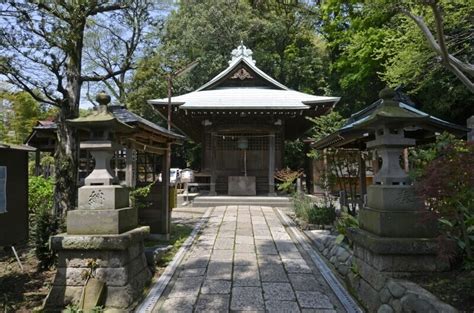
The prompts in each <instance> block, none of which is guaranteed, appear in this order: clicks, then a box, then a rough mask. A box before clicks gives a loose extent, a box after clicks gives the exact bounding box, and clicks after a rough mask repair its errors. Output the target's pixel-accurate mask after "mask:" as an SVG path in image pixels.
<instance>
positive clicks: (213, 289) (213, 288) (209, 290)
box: [201, 280, 231, 294]
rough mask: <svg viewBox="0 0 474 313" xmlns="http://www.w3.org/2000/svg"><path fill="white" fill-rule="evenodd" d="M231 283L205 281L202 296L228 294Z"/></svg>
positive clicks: (225, 281)
mask: <svg viewBox="0 0 474 313" xmlns="http://www.w3.org/2000/svg"><path fill="white" fill-rule="evenodd" d="M230 287H231V282H230V281H227V280H205V281H204V284H203V285H202V288H201V293H202V294H230Z"/></svg>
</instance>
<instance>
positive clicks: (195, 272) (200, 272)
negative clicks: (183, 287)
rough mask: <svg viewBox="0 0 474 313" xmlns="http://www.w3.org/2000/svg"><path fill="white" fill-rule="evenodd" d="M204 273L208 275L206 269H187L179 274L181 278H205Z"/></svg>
mask: <svg viewBox="0 0 474 313" xmlns="http://www.w3.org/2000/svg"><path fill="white" fill-rule="evenodd" d="M204 273H206V268H205V267H196V268H187V269H184V270H182V271H181V272H180V273H179V277H195V276H204Z"/></svg>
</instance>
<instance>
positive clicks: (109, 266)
mask: <svg viewBox="0 0 474 313" xmlns="http://www.w3.org/2000/svg"><path fill="white" fill-rule="evenodd" d="M96 99H97V101H98V102H99V104H100V105H99V108H98V110H97V111H96V112H95V113H93V114H91V115H88V116H86V117H79V118H76V119H73V120H69V121H68V123H69V124H70V126H71V127H74V128H76V129H78V130H79V133H81V134H82V135H84V134H86V137H87V139H86V140H83V141H81V143H80V148H81V149H85V150H88V151H90V152H91V154H92V156H93V157H94V159H95V168H94V170H93V171H92V172H91V173H90V174H89V176H87V177H86V178H85V180H84V186H82V187H80V188H79V192H78V208H77V210H70V211H68V214H67V233H66V234H60V235H57V236H53V237H52V238H51V247H52V249H53V250H55V251H57V252H58V257H59V262H58V268H57V273H56V277H55V280H54V282H53V286H52V289H51V292H50V294H49V295H48V298H47V300H46V303H45V305H46V309H52V310H54V309H58V308H64V306H66V305H67V304H69V303H76V304H77V303H80V304H81V305H82V306H83V307H84V309H86V307H87V305H88V304H90V299H87V297H86V298H85V299H82V300H81V298H82V297H83V296H82V295H83V294H84V295H87V294H91V292H90V290H89V291H88V288H93V287H90V286H89V284H90V283H91V282H94V284H95V288H96V289H97V290H96V291H94V292H92V294H94V293H96V294H97V295H96V296H97V299H99V298H100V297H99V295H98V294H99V293H101V294H102V295H103V301H102V303H95V304H100V305H105V307H106V308H107V309H109V308H110V309H117V310H129V309H130V308H131V306H132V305H133V303H134V302H135V301H136V299H137V298H138V297H139V296H140V295H141V292H142V289H143V287H144V286H145V284H146V282H147V281H148V280H149V279H150V277H151V273H150V270H149V269H148V267H147V263H146V258H145V255H144V249H143V240H144V238H146V237H147V236H148V234H149V227H139V226H138V222H137V211H136V209H135V208H132V207H130V206H129V191H128V188H127V187H124V186H120V185H118V184H117V183H118V180H117V178H116V177H115V176H114V174H113V172H112V170H111V168H110V160H111V159H112V157H113V155H114V151H116V150H118V149H121V148H122V147H121V145H120V144H119V139H120V138H122V137H124V136H126V135H130V134H131V133H132V132H134V128H133V127H131V126H129V125H127V124H125V123H122V122H120V121H119V120H117V119H116V118H115V116H114V115H113V114H112V113H110V112H109V111H108V106H107V105H108V103H109V102H110V96H108V95H107V94H106V93H105V92H101V93H99V94H98V95H97V98H96ZM91 264H93V265H91Z"/></svg>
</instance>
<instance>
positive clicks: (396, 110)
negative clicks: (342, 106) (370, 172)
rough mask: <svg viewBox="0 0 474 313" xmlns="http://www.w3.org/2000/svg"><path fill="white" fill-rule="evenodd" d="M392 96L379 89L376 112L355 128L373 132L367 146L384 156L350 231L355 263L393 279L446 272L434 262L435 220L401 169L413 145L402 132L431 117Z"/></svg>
mask: <svg viewBox="0 0 474 313" xmlns="http://www.w3.org/2000/svg"><path fill="white" fill-rule="evenodd" d="M394 97H395V93H394V91H393V90H391V89H384V90H382V91H381V92H380V98H381V100H380V104H379V105H378V106H377V108H376V109H375V110H374V111H373V112H372V113H371V114H370V115H368V116H366V117H364V118H362V119H360V120H359V121H357V122H356V123H355V125H354V128H357V129H359V130H363V131H368V132H373V133H374V134H375V139H374V140H372V141H369V142H367V148H368V149H376V150H377V153H378V155H379V156H381V158H382V166H381V168H380V170H379V171H378V172H377V173H376V174H375V176H374V184H373V185H371V186H369V187H368V188H367V205H366V206H365V207H364V208H362V209H361V210H360V212H359V225H360V228H359V229H351V230H350V233H349V237H350V238H351V239H352V240H353V242H354V254H355V261H356V262H357V263H358V264H357V265H358V266H359V267H360V268H362V269H364V271H365V272H370V271H372V272H379V273H386V274H388V276H392V277H393V276H405V275H408V274H410V273H414V272H416V273H419V272H430V271H441V270H446V269H447V268H448V266H449V264H448V263H447V262H446V261H442V260H440V259H438V258H437V253H438V242H437V240H436V238H435V237H436V236H437V228H436V221H435V220H434V219H433V218H430V217H429V215H428V214H429V213H428V212H427V211H426V209H425V208H424V204H423V202H422V201H421V199H419V198H418V197H417V196H416V194H415V190H414V187H413V186H412V185H411V183H410V179H409V177H408V175H407V174H406V173H405V171H404V170H403V169H402V168H401V166H400V163H401V162H400V160H401V159H402V153H403V149H404V148H406V147H409V146H414V145H415V139H411V138H406V136H405V130H407V129H416V128H420V129H421V128H423V126H424V125H425V122H426V120H427V119H428V118H429V115H427V114H424V113H423V114H421V113H422V112H421V111H419V112H416V111H413V110H406V109H404V108H402V107H401V104H400V103H399V102H398V101H395V100H394ZM381 277H383V276H381Z"/></svg>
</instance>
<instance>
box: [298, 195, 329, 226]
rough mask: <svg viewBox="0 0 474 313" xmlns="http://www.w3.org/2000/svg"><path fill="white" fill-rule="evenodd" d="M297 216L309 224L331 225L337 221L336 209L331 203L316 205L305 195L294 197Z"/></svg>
mask: <svg viewBox="0 0 474 313" xmlns="http://www.w3.org/2000/svg"><path fill="white" fill-rule="evenodd" d="M293 205H294V209H295V214H296V216H297V217H298V218H300V219H302V220H304V221H305V222H307V223H309V224H317V225H331V224H332V223H333V222H334V220H335V219H336V208H335V207H334V205H332V204H331V203H328V202H325V203H316V202H314V201H312V200H311V198H310V197H308V196H306V195H304V194H300V195H298V194H295V195H294V196H293Z"/></svg>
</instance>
